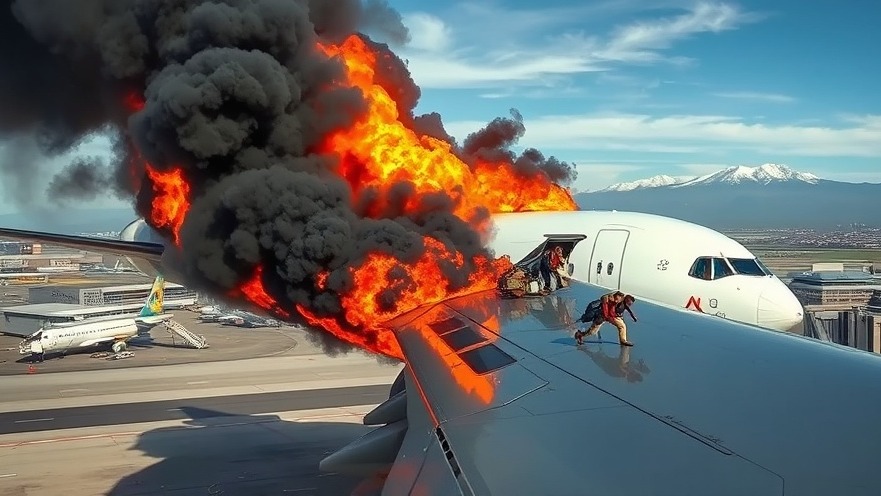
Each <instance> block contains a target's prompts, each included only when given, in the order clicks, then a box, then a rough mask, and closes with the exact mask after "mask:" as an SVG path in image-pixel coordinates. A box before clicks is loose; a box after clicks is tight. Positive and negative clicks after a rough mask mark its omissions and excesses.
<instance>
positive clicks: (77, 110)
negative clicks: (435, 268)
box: [0, 0, 571, 353]
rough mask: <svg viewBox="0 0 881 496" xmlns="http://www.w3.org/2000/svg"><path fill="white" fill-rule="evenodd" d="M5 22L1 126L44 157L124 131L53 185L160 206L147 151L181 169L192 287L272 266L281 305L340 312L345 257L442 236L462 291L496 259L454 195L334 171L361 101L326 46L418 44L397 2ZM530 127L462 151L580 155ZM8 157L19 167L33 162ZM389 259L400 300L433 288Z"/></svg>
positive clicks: (385, 80) (269, 280) (402, 80)
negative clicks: (356, 187) (332, 146)
mask: <svg viewBox="0 0 881 496" xmlns="http://www.w3.org/2000/svg"><path fill="white" fill-rule="evenodd" d="M0 29H2V31H0V108H3V112H2V113H0V139H4V138H5V139H11V138H12V137H14V136H23V135H27V136H39V137H40V139H39V140H38V141H37V143H39V149H40V150H41V151H42V152H43V153H59V152H61V151H66V150H69V149H70V148H71V147H72V146H73V145H74V144H76V143H77V142H79V141H81V140H82V139H83V137H85V136H89V135H90V134H91V133H94V132H95V131H96V130H99V129H108V128H109V129H112V130H114V132H116V133H118V135H119V137H118V139H117V140H116V142H115V145H114V152H115V154H114V156H113V157H112V158H111V159H110V160H108V161H106V162H104V161H100V160H91V159H82V160H79V161H76V162H74V163H72V164H70V165H69V166H68V167H67V168H66V169H65V170H63V171H62V172H61V174H60V175H58V176H57V177H55V178H54V179H53V180H52V181H51V182H50V183H49V192H50V193H51V194H53V195H58V196H59V197H64V198H91V197H93V196H95V195H97V194H101V193H111V194H119V195H124V196H126V197H128V198H131V199H132V201H133V202H134V204H135V206H136V208H137V210H138V211H139V212H140V213H141V215H143V216H144V217H146V218H148V219H149V214H150V211H151V205H152V201H153V199H154V197H155V195H156V193H155V191H154V189H153V188H152V187H150V185H151V183H150V181H149V180H147V179H146V178H145V174H144V172H145V167H146V163H149V164H150V165H151V166H152V167H153V168H154V169H156V170H158V171H160V172H161V171H171V170H172V169H174V170H179V171H182V173H183V175H184V177H185V178H186V181H187V183H188V184H189V186H190V193H189V201H190V209H189V212H188V215H187V217H186V222H185V223H184V225H183V228H182V230H181V232H180V245H181V249H180V250H176V251H173V252H170V253H169V254H168V255H167V257H166V261H167V262H168V263H171V264H174V265H175V268H176V271H177V272H180V273H182V274H184V275H185V277H186V279H187V284H188V285H190V286H192V287H194V288H197V289H200V290H203V291H206V292H209V293H210V294H212V295H215V296H218V297H222V298H226V299H230V298H241V292H240V291H239V288H241V287H242V285H243V283H245V282H246V281H248V280H250V279H251V277H252V276H253V275H254V274H255V273H256V271H257V269H258V267H260V268H262V278H261V282H262V285H263V287H264V288H265V289H266V291H267V292H268V293H269V294H270V295H271V297H272V298H273V299H274V300H275V301H276V302H277V303H278V308H279V309H282V310H284V311H286V312H290V313H293V309H294V308H295V306H296V305H301V306H302V307H304V308H306V309H308V310H309V311H310V312H312V313H314V314H316V315H319V316H322V317H331V318H334V319H337V321H338V322H339V323H340V324H341V325H343V324H345V322H344V319H343V316H342V311H341V310H342V307H341V296H340V295H346V294H348V293H350V292H351V290H352V287H353V284H354V281H353V279H352V275H351V272H350V270H349V269H350V268H351V267H353V266H358V265H359V264H361V263H362V262H363V261H364V260H365V259H366V257H367V256H368V255H369V254H371V253H384V254H387V255H390V256H392V257H394V258H395V259H396V260H398V261H399V262H400V264H403V265H406V264H409V263H412V262H413V261H415V260H417V259H418V258H419V257H420V256H421V255H422V254H423V253H424V252H425V245H424V241H423V237H424V236H432V237H434V238H436V239H438V240H439V241H441V242H442V243H443V244H444V245H445V246H446V247H448V248H449V249H451V250H455V251H457V252H459V253H461V254H462V256H463V258H464V260H465V264H464V266H462V267H457V266H454V265H453V264H446V263H443V262H441V263H439V267H440V269H441V270H442V272H443V273H444V275H445V277H446V278H447V280H448V285H449V289H451V290H454V289H458V288H460V287H462V286H463V285H464V284H466V283H467V280H468V277H469V275H470V274H471V273H472V272H473V271H474V269H475V265H474V264H475V263H476V260H477V258H478V257H483V256H486V255H487V253H486V251H485V249H484V248H483V247H482V246H481V244H480V239H479V236H478V234H477V233H476V232H475V231H474V230H473V229H472V228H471V227H470V226H468V225H467V224H465V223H464V222H463V221H461V220H460V219H458V218H457V217H456V216H455V215H453V213H452V212H453V209H454V207H455V205H454V203H453V201H452V200H451V199H450V198H449V197H448V196H447V195H446V194H443V193H439V194H435V195H424V196H417V195H416V193H415V190H414V188H413V186H412V185H411V184H409V183H400V184H395V185H391V187H389V188H387V189H386V190H384V191H386V193H381V192H379V191H366V192H361V191H359V194H358V200H357V201H356V200H354V199H353V195H352V185H350V184H349V183H348V182H347V181H346V180H345V179H343V178H341V177H340V176H339V175H338V174H337V173H336V169H337V167H338V165H339V164H338V163H337V160H338V159H337V158H335V157H334V156H330V155H327V154H324V153H322V152H321V151H320V146H319V145H320V143H321V142H322V140H323V139H324V138H325V137H326V136H327V135H328V134H329V133H331V132H333V131H335V130H338V129H342V128H346V127H348V126H351V125H352V123H353V122H354V120H355V119H356V118H357V117H358V116H359V115H361V114H363V112H364V110H365V102H364V101H363V97H362V95H361V93H360V91H359V90H357V89H352V88H347V87H345V85H339V84H333V83H334V82H340V81H344V67H343V66H342V64H341V63H340V62H339V61H338V60H335V59H328V58H327V57H326V56H325V55H323V53H322V52H320V51H319V50H317V49H316V45H317V43H318V42H319V41H321V42H336V41H340V40H342V39H344V38H345V37H347V36H349V35H352V34H356V33H359V31H364V30H370V31H373V32H378V33H380V34H381V35H382V36H383V37H385V38H387V39H388V40H389V42H390V43H406V42H407V40H408V39H409V33H408V32H407V29H406V27H404V25H403V24H402V22H401V17H400V15H399V14H398V13H396V12H395V11H394V10H393V9H391V7H389V5H388V4H387V3H386V2H385V1H382V0H368V1H367V2H366V3H362V2H361V1H359V0H345V1H334V2H330V1H322V0H223V1H213V2H208V1H198V0H89V1H81V2H70V1H69V0H44V1H40V2H33V1H24V0H17V1H14V2H13V3H12V5H11V8H9V9H4V10H2V12H0ZM360 36H362V37H364V35H360ZM365 39H366V38H365ZM367 42H368V43H369V45H370V46H371V47H373V49H374V50H376V51H378V52H379V53H380V54H381V57H379V60H381V64H380V67H378V68H377V71H378V78H379V84H381V85H382V86H383V87H385V88H386V89H387V90H388V91H389V92H390V94H392V95H393V96H394V97H395V99H396V101H397V102H398V106H399V111H400V113H401V115H402V116H403V117H402V120H403V122H404V123H405V125H408V126H410V127H411V128H412V129H414V130H416V131H417V132H419V133H422V134H425V135H430V136H435V137H437V138H440V139H444V140H447V141H449V142H451V143H454V141H453V139H452V137H450V136H449V134H447V133H446V131H445V130H444V129H443V123H442V121H441V119H440V116H439V115H437V114H428V115H422V116H417V115H414V112H413V110H414V108H415V106H416V103H417V102H418V99H419V96H420V92H419V88H418V86H416V85H415V84H414V82H413V80H412V78H411V77H410V74H409V71H408V70H407V68H406V66H405V64H404V63H403V62H402V61H401V60H400V59H399V58H398V57H396V56H395V55H394V54H393V53H392V52H391V51H390V50H389V47H388V46H387V45H384V44H378V43H374V42H370V41H369V40H367ZM522 128H523V126H522V122H521V120H520V119H519V116H515V118H514V119H507V120H505V119H502V120H497V121H493V123H491V124H490V125H489V126H488V127H487V129H485V130H483V131H481V132H479V133H476V134H475V135H472V136H471V137H469V139H468V140H466V143H465V145H464V147H462V148H457V149H456V152H457V153H459V154H460V155H461V156H463V157H466V158H467V159H468V160H472V161H473V160H476V159H477V158H483V157H491V156H492V157H496V156H497V157H501V158H502V159H503V160H504V161H506V162H507V163H509V164H511V165H513V166H514V167H515V168H516V170H518V171H520V172H521V173H523V174H525V175H530V174H547V175H548V176H549V177H552V178H555V179H557V180H560V181H565V180H567V179H568V178H570V176H571V175H570V174H569V172H570V171H569V169H567V165H566V164H563V163H561V162H558V161H556V160H555V159H553V158H551V159H546V158H545V157H544V156H543V155H542V154H541V153H539V152H538V151H533V150H530V151H527V152H525V153H523V154H521V155H520V156H517V155H516V154H513V153H512V152H510V151H508V150H507V148H508V147H509V146H511V145H512V144H513V143H515V142H516V140H517V139H518V138H519V137H520V136H522V134H523V130H522ZM10 149H12V150H19V149H17V148H15V147H13V148H10ZM31 150H33V148H31ZM14 153H22V154H23V153H24V151H21V150H19V151H15V152H14ZM7 164H13V165H11V166H10V165H5V166H4V167H5V168H4V169H3V173H4V177H5V178H6V177H18V178H25V177H27V176H28V175H29V174H32V173H33V170H34V169H31V167H34V168H36V167H37V166H36V165H35V164H33V161H27V160H26V161H15V160H13V161H9V162H7ZM15 164H20V165H15ZM382 195H385V196H382ZM414 204H416V207H415V208H414V207H413V205H414ZM405 205H407V206H408V208H406V209H405V208H404V206H405ZM164 233H165V234H166V235H168V236H169V237H170V235H171V233H170V232H169V231H168V230H167V229H166V230H165V231H164ZM393 272H394V273H395V274H398V275H399V277H397V278H396V279H395V282H393V283H392V284H389V285H388V287H385V288H383V289H382V290H381V291H379V292H378V294H377V295H376V301H377V302H378V303H379V305H380V306H381V307H382V308H383V309H387V310H392V309H394V308H395V304H396V302H397V301H398V300H400V296H401V294H403V293H404V292H407V291H412V289H413V288H414V286H415V285H418V284H419V281H412V280H409V279H408V278H407V277H406V271H404V270H402V269H400V268H398V269H395V270H393ZM323 274H326V275H327V279H326V281H327V283H326V286H325V287H321V288H319V287H317V285H316V283H315V281H316V277H317V276H319V275H323ZM236 295H238V296H236ZM276 314H278V312H276ZM356 331H357V330H356ZM315 337H316V339H318V340H320V341H321V342H322V344H323V345H324V347H325V350H326V351H327V352H328V353H338V352H342V351H346V350H348V349H350V347H349V346H347V345H344V344H342V342H341V341H339V340H337V339H336V338H333V337H331V336H330V334H327V333H317V334H315ZM366 338H367V339H371V337H370V336H366Z"/></svg>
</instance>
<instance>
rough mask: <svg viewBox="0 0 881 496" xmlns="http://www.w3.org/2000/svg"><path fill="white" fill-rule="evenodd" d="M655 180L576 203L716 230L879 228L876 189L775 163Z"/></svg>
mask: <svg viewBox="0 0 881 496" xmlns="http://www.w3.org/2000/svg"><path fill="white" fill-rule="evenodd" d="M658 177H663V179H659V180H655V178H648V179H643V180H640V181H634V182H631V183H621V184H617V185H613V186H610V187H609V188H605V189H604V190H600V191H596V192H588V193H581V194H578V195H576V197H575V199H576V201H577V202H578V204H579V206H580V207H581V208H583V209H594V210H613V209H615V210H634V211H639V212H649V213H655V214H659V215H666V216H670V217H676V218H680V219H684V220H688V221H691V222H696V223H698V224H702V225H706V226H708V227H712V228H715V229H737V228H810V229H829V228H834V227H836V226H838V225H847V224H851V223H859V224H866V225H869V226H881V213H879V212H881V184H876V183H861V184H857V183H846V182H839V181H829V180H825V179H821V178H819V177H817V176H815V175H813V174H808V173H803V172H798V171H794V170H792V169H790V168H788V167H786V166H783V165H777V164H765V165H763V166H760V167H743V166H739V167H729V168H727V169H723V170H721V171H718V172H715V173H713V174H707V175H705V176H701V177H694V178H670V176H658ZM670 179H676V180H675V181H671V180H670Z"/></svg>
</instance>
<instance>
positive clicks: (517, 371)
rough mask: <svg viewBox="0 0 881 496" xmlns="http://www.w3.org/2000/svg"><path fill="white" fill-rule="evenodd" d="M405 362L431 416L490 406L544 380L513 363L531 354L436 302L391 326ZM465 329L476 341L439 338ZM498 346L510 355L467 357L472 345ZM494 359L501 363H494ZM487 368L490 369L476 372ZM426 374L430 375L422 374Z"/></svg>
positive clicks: (440, 418) (439, 417)
mask: <svg viewBox="0 0 881 496" xmlns="http://www.w3.org/2000/svg"><path fill="white" fill-rule="evenodd" d="M396 329H397V330H396V336H397V338H398V341H399V342H400V344H401V347H402V348H403V349H405V350H406V353H407V356H408V364H409V366H410V368H411V369H412V370H413V373H414V374H415V376H416V378H417V379H416V384H417V387H418V389H419V392H420V394H421V395H423V396H424V397H425V399H426V402H427V403H428V404H429V405H430V411H431V413H432V414H433V415H434V417H435V419H436V421H437V422H443V421H446V420H449V419H451V418H456V417H459V416H462V415H470V414H472V413H474V412H477V411H480V410H484V409H487V408H495V407H498V406H501V405H504V404H506V403H509V402H511V401H513V400H514V399H516V398H518V397H520V396H523V395H525V394H527V393H529V392H530V391H534V390H536V389H538V388H540V387H542V386H544V385H545V384H547V381H545V380H544V379H542V378H541V377H538V376H536V375H535V374H533V373H531V372H530V371H529V370H528V369H526V368H524V367H523V366H522V365H520V364H519V363H518V361H519V360H523V359H525V358H528V357H530V356H531V355H530V354H529V353H527V352H526V351H524V350H521V349H519V348H517V347H515V346H511V344H510V343H507V342H504V340H501V339H499V337H498V335H497V334H494V333H491V332H489V331H487V330H486V328H484V327H483V326H480V325H477V324H476V323H475V322H473V321H471V320H469V319H465V318H462V316H460V315H457V314H455V313H453V312H450V311H449V309H448V308H446V307H444V306H443V305H438V306H436V307H434V308H432V309H431V310H430V311H428V312H426V313H424V314H423V315H422V316H420V317H419V318H417V319H415V320H413V321H411V322H410V323H408V324H405V325H403V326H400V327H397V328H396ZM463 329H470V330H471V331H472V332H473V333H474V334H475V335H478V336H479V337H480V341H479V342H477V343H472V341H473V340H469V341H466V343H471V344H468V345H467V346H463V347H459V346H458V345H460V344H462V342H456V341H455V340H450V339H447V340H445V339H444V338H445V337H447V336H450V335H453V334H455V333H457V332H462V330H463ZM483 349H498V350H500V351H501V352H502V353H505V354H506V356H508V357H510V359H511V360H506V361H504V362H492V361H488V360H484V361H480V360H475V359H472V358H470V357H472V356H473V355H474V353H475V352H477V351H478V350H483ZM498 363H503V364H504V365H503V366H502V367H499V368H494V366H495V365H497V364H498ZM487 368H494V369H493V370H492V371H491V372H488V373H482V371H484V370H486V369H487ZM426 378H430V379H429V380H426Z"/></svg>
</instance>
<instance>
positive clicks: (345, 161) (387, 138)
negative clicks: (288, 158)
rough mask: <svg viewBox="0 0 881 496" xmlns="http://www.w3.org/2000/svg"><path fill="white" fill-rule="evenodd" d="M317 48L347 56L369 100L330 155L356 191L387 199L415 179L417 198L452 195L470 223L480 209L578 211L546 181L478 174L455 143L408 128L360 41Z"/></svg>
mask: <svg viewBox="0 0 881 496" xmlns="http://www.w3.org/2000/svg"><path fill="white" fill-rule="evenodd" d="M319 48H320V49H321V50H322V51H323V52H324V53H325V54H327V55H328V56H331V57H333V56H340V57H342V60H343V62H344V63H345V65H346V68H347V72H348V83H349V84H350V85H352V86H354V87H357V88H359V89H360V90H361V91H362V93H363V94H364V98H365V100H366V101H367V112H365V113H364V115H363V116H361V118H360V119H358V121H357V122H356V123H355V124H354V125H353V126H351V127H350V128H348V129H343V130H340V131H338V132H336V133H334V134H332V135H331V136H330V137H329V138H328V139H327V141H326V148H327V149H328V150H332V151H334V152H336V153H339V154H340V155H341V158H342V165H341V173H342V175H343V176H344V177H346V178H347V179H349V183H350V184H351V186H352V188H353V190H355V192H356V193H357V192H358V191H359V190H361V189H363V188H367V187H372V188H377V189H379V190H380V191H382V192H384V193H387V192H388V188H389V187H390V186H391V185H393V184H395V183H399V182H401V181H409V182H411V183H412V184H413V185H414V186H415V187H416V190H417V192H418V193H419V194H426V193H435V192H446V193H447V194H449V195H450V196H451V197H452V198H453V199H454V200H455V201H456V205H457V206H456V209H455V214H456V216H458V217H459V218H460V219H463V220H465V221H473V220H475V219H476V218H477V217H478V216H479V210H478V209H479V208H481V207H482V208H485V209H488V210H489V211H490V212H520V211H528V210H576V209H577V206H576V204H575V200H574V199H573V198H572V196H571V195H570V194H569V192H568V191H567V190H566V189H564V188H562V187H561V186H558V185H556V184H554V183H553V182H552V181H551V180H550V179H549V178H548V177H547V176H545V175H535V176H534V177H528V178H527V177H522V176H518V175H517V174H516V173H515V171H514V170H513V168H512V166H510V165H509V164H504V163H502V164H500V163H489V162H481V163H479V164H478V165H477V167H476V169H475V170H472V169H471V168H470V167H469V166H468V165H467V164H466V163H464V162H462V161H461V160H460V159H459V158H458V157H456V155H454V154H453V153H452V150H451V145H450V144H449V143H447V142H445V141H442V140H439V139H436V138H433V137H430V136H418V135H417V134H416V133H415V132H414V131H413V130H411V129H408V128H407V127H405V126H404V124H403V123H402V122H401V121H400V120H399V115H398V107H397V104H396V103H395V100H394V99H393V98H392V97H391V96H390V95H389V94H388V92H386V90H385V89H384V88H383V87H382V86H380V85H379V84H377V83H376V72H375V67H376V54H375V53H374V52H373V51H371V49H370V48H369V47H368V46H367V44H366V43H365V42H364V40H363V39H362V38H361V37H360V36H357V35H352V36H350V37H349V38H347V39H346V40H345V42H343V44H342V45H339V46H323V45H319Z"/></svg>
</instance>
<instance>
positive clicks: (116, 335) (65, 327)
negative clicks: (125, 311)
mask: <svg viewBox="0 0 881 496" xmlns="http://www.w3.org/2000/svg"><path fill="white" fill-rule="evenodd" d="M164 292H165V280H164V279H163V278H162V277H161V276H157V277H156V280H155V281H153V287H152V289H151V290H150V294H149V295H148V296H147V301H146V302H145V303H144V306H143V307H142V308H141V311H140V313H139V314H138V315H137V316H128V317H125V316H119V315H113V316H109V317H98V318H94V319H88V320H85V321H75V322H64V323H58V324H48V325H46V326H43V328H41V329H40V330H38V331H37V332H35V333H33V334H31V335H30V336H28V337H27V338H25V340H24V341H22V342H21V343H20V344H19V345H18V351H19V353H20V354H22V355H39V356H41V357H42V356H44V355H45V354H47V353H67V352H69V351H74V350H78V349H82V348H91V347H95V346H104V345H110V349H112V350H113V351H114V352H115V353H119V352H121V351H125V349H126V343H127V342H128V341H129V340H131V339H132V338H134V337H136V336H138V334H140V333H141V332H142V331H143V330H144V329H145V328H146V329H149V328H151V327H153V326H155V325H156V324H159V323H160V322H164V321H166V320H168V319H170V318H171V317H172V314H166V313H164V305H163V300H164Z"/></svg>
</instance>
